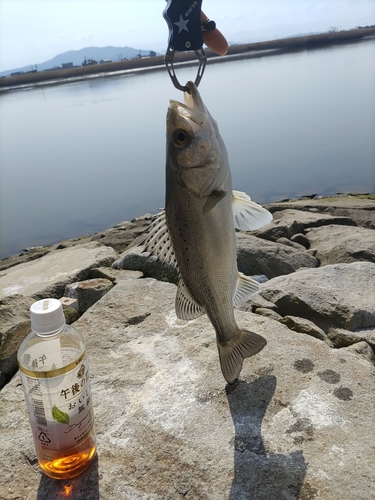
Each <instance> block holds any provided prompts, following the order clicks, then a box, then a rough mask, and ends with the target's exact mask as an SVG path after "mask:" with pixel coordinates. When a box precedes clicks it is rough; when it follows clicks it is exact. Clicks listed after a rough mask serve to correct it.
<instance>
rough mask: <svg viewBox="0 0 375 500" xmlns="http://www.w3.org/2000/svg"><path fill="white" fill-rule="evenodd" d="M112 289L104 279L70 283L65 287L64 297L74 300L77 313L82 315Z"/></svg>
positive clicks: (110, 282)
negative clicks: (76, 305) (76, 303)
mask: <svg viewBox="0 0 375 500" xmlns="http://www.w3.org/2000/svg"><path fill="white" fill-rule="evenodd" d="M112 287H113V283H112V281H110V280H108V279H105V278H96V279H89V280H85V281H77V282H76V283H70V284H69V285H66V287H65V296H66V297H70V298H72V299H76V300H77V302H78V311H79V313H80V314H83V313H84V312H86V311H87V309H89V308H90V307H92V306H93V305H94V304H95V303H96V302H98V300H100V299H101V298H102V297H104V295H105V294H106V293H108V292H109V290H110V289H111V288H112Z"/></svg>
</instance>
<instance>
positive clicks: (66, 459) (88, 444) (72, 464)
mask: <svg viewBox="0 0 375 500" xmlns="http://www.w3.org/2000/svg"><path fill="white" fill-rule="evenodd" d="M95 454H96V443H95V434H94V432H93V431H91V432H90V435H89V436H88V437H87V439H85V441H84V442H83V443H81V444H79V445H78V446H75V447H74V448H73V449H70V450H65V451H57V452H53V455H54V459H53V460H52V461H51V460H44V459H43V458H38V461H39V465H40V467H41V468H42V469H43V471H44V472H45V474H47V476H49V477H52V478H54V479H70V478H72V477H75V476H78V474H81V472H83V471H84V470H86V469H87V468H88V466H89V465H90V464H91V462H92V461H93V460H94V458H95Z"/></svg>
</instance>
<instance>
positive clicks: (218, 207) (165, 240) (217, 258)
mask: <svg viewBox="0 0 375 500" xmlns="http://www.w3.org/2000/svg"><path fill="white" fill-rule="evenodd" d="M187 88H188V90H187V92H185V93H184V104H182V103H180V102H177V101H170V106H169V109H168V113H167V161H166V199H165V209H164V211H163V212H162V213H161V214H159V216H158V217H157V219H156V220H155V221H154V223H153V224H152V225H151V226H150V230H149V233H148V235H147V237H146V239H145V240H144V242H143V244H144V245H145V250H146V251H149V252H151V253H152V254H154V255H157V256H158V258H160V259H161V260H163V261H166V262H168V263H172V264H174V265H176V266H177V267H178V270H179V274H180V280H179V284H178V290H177V295H176V301H175V308H176V315H177V317H178V318H180V319H186V320H190V319H194V318H197V317H199V316H201V315H203V314H207V316H208V317H209V319H210V321H211V323H212V325H213V327H214V329H215V331H216V340H217V347H218V350H219V358H220V365H221V370H222V373H223V376H224V378H225V379H226V381H227V382H229V383H234V382H235V381H236V379H237V378H238V376H239V374H240V372H241V369H242V363H243V359H244V358H247V357H249V356H253V355H254V354H256V353H258V352H259V351H260V350H261V349H263V347H264V346H265V345H266V340H265V339H264V338H263V337H261V336H260V335H257V334H256V333H253V332H250V331H247V330H244V329H240V328H239V327H238V326H237V323H236V320H235V316H234V310H233V307H239V306H240V305H242V304H243V303H244V302H246V301H247V300H248V299H249V297H251V296H253V295H255V294H256V293H257V292H258V291H259V284H258V282H256V281H254V280H253V279H251V278H249V277H247V276H245V275H243V274H242V273H239V272H238V270H237V259H236V255H237V253H236V236H235V228H238V229H242V230H254V229H258V228H259V227H262V226H263V225H265V224H268V223H269V222H270V221H271V220H272V215H271V214H270V213H269V212H268V211H267V210H265V209H264V208H262V207H261V206H260V205H258V204H256V203H253V202H252V201H251V200H250V198H249V196H247V195H246V194H245V193H241V192H238V191H232V181H231V173H230V169H229V162H228V154H227V150H226V147H225V144H224V142H223V139H222V138H221V136H220V133H219V130H218V126H217V123H216V121H215V120H214V119H213V118H212V116H211V115H210V113H209V111H208V110H207V108H206V106H205V105H204V103H203V101H202V98H201V96H200V94H199V92H198V89H197V87H196V86H195V84H194V83H192V82H188V83H187Z"/></svg>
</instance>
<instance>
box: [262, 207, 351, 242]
mask: <svg viewBox="0 0 375 500" xmlns="http://www.w3.org/2000/svg"><path fill="white" fill-rule="evenodd" d="M328 224H342V225H349V226H355V225H356V222H355V221H354V220H353V219H350V218H349V217H335V216H332V215H328V214H321V213H319V212H318V213H315V212H309V211H306V210H291V209H284V210H282V211H277V212H275V213H274V214H273V221H272V222H271V223H270V224H268V225H267V226H264V228H261V229H259V230H258V231H255V234H256V236H258V237H259V238H264V239H266V240H271V241H277V240H278V239H279V238H282V237H284V238H288V239H291V237H292V236H294V235H296V234H301V233H302V234H303V233H304V231H305V230H306V229H307V228H311V227H320V226H326V225H328Z"/></svg>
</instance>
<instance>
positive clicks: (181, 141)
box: [173, 128, 191, 148]
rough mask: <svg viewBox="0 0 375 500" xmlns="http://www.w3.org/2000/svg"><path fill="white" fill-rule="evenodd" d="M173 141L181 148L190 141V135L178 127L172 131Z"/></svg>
mask: <svg viewBox="0 0 375 500" xmlns="http://www.w3.org/2000/svg"><path fill="white" fill-rule="evenodd" d="M173 142H174V143H175V145H176V146H178V147H179V148H182V147H184V146H187V145H188V144H189V143H190V142H191V136H190V134H189V133H188V132H186V130H183V129H181V128H179V129H177V130H175V131H174V133H173Z"/></svg>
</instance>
